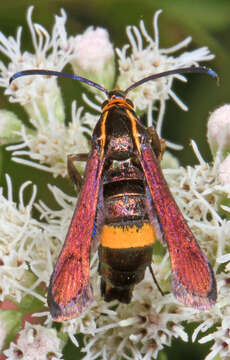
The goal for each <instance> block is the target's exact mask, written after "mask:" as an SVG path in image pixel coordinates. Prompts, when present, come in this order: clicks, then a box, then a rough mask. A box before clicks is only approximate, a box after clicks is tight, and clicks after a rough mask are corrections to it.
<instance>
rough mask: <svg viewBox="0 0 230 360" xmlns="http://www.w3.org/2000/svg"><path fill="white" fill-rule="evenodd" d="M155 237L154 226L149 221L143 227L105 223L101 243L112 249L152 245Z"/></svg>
mask: <svg viewBox="0 0 230 360" xmlns="http://www.w3.org/2000/svg"><path fill="white" fill-rule="evenodd" d="M155 239H156V236H155V230H154V227H153V226H152V225H151V224H147V223H144V224H143V226H142V227H138V226H136V225H133V226H113V225H104V226H103V228H102V232H101V245H102V246H105V247H109V248H112V249H129V248H135V247H143V246H146V245H152V244H153V243H154V241H155Z"/></svg>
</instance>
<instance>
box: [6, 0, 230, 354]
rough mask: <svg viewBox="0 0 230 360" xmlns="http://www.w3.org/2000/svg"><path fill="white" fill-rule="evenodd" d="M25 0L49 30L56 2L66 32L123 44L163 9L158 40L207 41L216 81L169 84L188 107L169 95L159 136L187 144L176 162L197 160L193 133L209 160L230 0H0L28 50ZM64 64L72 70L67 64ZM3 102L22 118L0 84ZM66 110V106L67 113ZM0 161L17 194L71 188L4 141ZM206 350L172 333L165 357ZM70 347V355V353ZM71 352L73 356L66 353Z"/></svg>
mask: <svg viewBox="0 0 230 360" xmlns="http://www.w3.org/2000/svg"><path fill="white" fill-rule="evenodd" d="M29 5H34V6H35V9H34V12H33V21H35V22H38V23H40V24H41V25H43V26H44V27H45V28H47V30H49V31H50V30H51V29H52V26H53V23H54V14H60V8H64V9H65V10H66V12H67V16H68V20H67V26H66V28H67V31H68V34H69V35H72V34H73V35H74V34H78V33H82V32H83V31H84V30H85V29H86V28H87V27H88V26H90V25H94V26H101V27H104V28H107V29H108V31H109V34H110V39H111V41H112V42H113V43H114V45H115V47H122V46H123V45H124V44H125V43H127V42H128V41H127V37H126V33H125V27H126V25H138V24H139V21H140V20H141V19H143V20H144V22H145V25H146V27H147V29H148V31H149V33H150V34H153V32H152V19H153V14H154V12H155V11H156V10H158V9H163V13H162V14H161V15H160V17H159V31H160V47H162V48H164V47H169V46H172V45H174V44H176V43H178V42H179V41H181V40H183V39H184V38H185V37H187V36H188V35H192V37H193V42H192V43H191V45H190V46H189V47H188V49H189V50H192V49H193V48H198V47H201V46H208V47H209V49H210V51H211V53H214V54H216V58H215V59H214V60H213V61H211V62H208V63H207V64H202V65H207V66H211V67H212V68H213V69H214V70H215V71H216V72H217V73H218V74H219V76H220V87H217V86H215V82H213V80H212V79H210V78H209V77H208V76H204V75H188V78H189V82H188V83H187V84H183V83H180V82H175V83H174V88H173V89H174V90H175V92H176V93H177V94H178V95H179V97H181V98H182V100H183V101H184V102H185V103H186V104H187V105H188V106H189V109H190V110H189V112H184V111H182V110H181V109H179V108H178V106H177V105H176V104H175V103H174V102H173V101H168V103H167V111H166V116H165V120H164V127H163V136H164V137H165V138H166V139H168V140H170V141H173V142H175V143H178V144H182V145H184V150H183V151H180V152H176V156H178V158H179V159H180V161H181V164H183V165H188V164H195V163H196V162H197V160H196V158H195V156H194V154H193V152H192V149H191V147H190V146H189V141H190V139H194V140H195V141H196V142H197V144H198V146H199V149H200V151H201V153H202V155H203V157H204V158H205V159H206V160H209V161H210V160H211V159H212V158H211V153H210V151H209V148H208V145H207V141H206V121H207V118H208V115H209V113H210V112H211V111H212V110H214V109H215V108H216V107H217V106H220V105H223V104H224V103H227V102H230V101H229V96H230V93H229V90H230V86H229V60H230V56H229V55H230V40H229V39H230V1H229V0H193V1H191V0H141V1H140V0H107V1H106V0H91V1H90V0H89V1H87V0H84V1H83V0H55V1H53V0H48V1H47V0H37V1H33V2H30V1H27V0H24V1H23V0H19V1H16V0H7V1H6V2H5V1H4V2H3V1H1V2H0V30H1V31H2V32H3V33H4V34H5V35H6V36H9V35H12V36H15V34H16V28H17V26H19V25H22V26H23V28H24V29H23V36H22V39H23V46H22V48H23V49H24V50H32V45H31V38H30V33H29V30H28V26H27V24H26V11H27V8H28V6H29ZM68 70H69V69H68ZM60 84H61V86H62V89H63V94H64V100H65V104H66V109H67V112H68V111H70V104H71V102H72V100H74V99H77V100H78V104H80V103H81V91H82V88H81V86H80V85H79V84H78V83H77V82H71V81H66V80H65V81H63V80H62V79H60ZM0 108H7V109H11V110H13V111H16V112H18V114H19V116H20V118H21V119H25V121H26V118H27V115H26V114H25V112H24V111H23V110H22V109H21V108H20V106H19V105H16V104H11V105H10V104H9V103H8V100H7V99H6V98H5V97H4V96H3V91H2V89H0ZM69 113H70V112H69ZM0 167H1V178H0V181H1V183H2V184H5V179H4V174H5V173H6V172H7V173H9V174H10V175H11V176H12V178H13V185H14V192H15V199H16V198H17V195H16V194H17V191H18V188H19V186H20V185H21V184H22V182H23V181H26V180H28V179H30V180H32V181H34V182H35V183H37V182H38V179H39V189H40V190H39V198H43V199H45V200H46V202H47V203H48V204H49V205H50V204H52V199H50V198H49V194H48V192H47V185H46V184H47V183H56V184H57V185H58V186H61V187H63V188H64V189H65V190H66V191H71V190H69V189H70V187H69V184H67V182H66V180H63V179H60V178H58V179H53V178H52V176H51V175H49V174H46V173H41V172H39V171H38V170H35V169H32V170H31V169H28V168H27V167H23V166H22V165H18V164H15V163H13V162H12V161H11V160H10V153H9V152H5V150H4V148H2V149H1V153H0ZM75 351H76V349H74V348H73V347H67V348H66V353H65V359H71V358H72V359H73V358H78V357H77V354H76V353H75ZM206 351H207V347H206V345H202V346H201V345H191V347H189V345H188V344H186V343H182V342H180V341H177V340H175V342H174V343H173V346H172V348H170V350H169V351H168V352H167V354H168V359H177V360H180V359H184V355H185V354H186V359H187V360H189V359H196V360H198V359H203V358H204V354H205V352H206ZM74 353H75V355H74ZM70 354H72V355H70Z"/></svg>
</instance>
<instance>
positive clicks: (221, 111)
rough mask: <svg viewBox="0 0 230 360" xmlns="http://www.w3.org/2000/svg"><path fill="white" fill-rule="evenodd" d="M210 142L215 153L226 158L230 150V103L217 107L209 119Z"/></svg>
mask: <svg viewBox="0 0 230 360" xmlns="http://www.w3.org/2000/svg"><path fill="white" fill-rule="evenodd" d="M207 127H208V131H207V137H208V143H209V146H210V149H211V151H212V154H213V155H216V153H217V152H218V154H220V155H221V158H225V157H226V155H227V153H229V152H230V105H229V104H227V105H223V106H221V107H220V108H218V109H216V110H215V111H214V112H213V113H212V114H211V116H210V117H209V119H208V125H207Z"/></svg>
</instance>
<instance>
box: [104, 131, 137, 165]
mask: <svg viewBox="0 0 230 360" xmlns="http://www.w3.org/2000/svg"><path fill="white" fill-rule="evenodd" d="M108 153H109V155H110V158H111V159H116V160H124V159H127V158H128V157H129V156H130V154H132V153H133V141H132V139H131V137H130V136H128V135H121V136H113V135H112V136H111V137H110V138H109V147H108Z"/></svg>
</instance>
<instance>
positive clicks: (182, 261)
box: [139, 141, 217, 309]
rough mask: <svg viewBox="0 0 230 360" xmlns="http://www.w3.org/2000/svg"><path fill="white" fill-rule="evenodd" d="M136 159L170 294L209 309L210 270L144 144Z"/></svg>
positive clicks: (213, 292)
mask: <svg viewBox="0 0 230 360" xmlns="http://www.w3.org/2000/svg"><path fill="white" fill-rule="evenodd" d="M139 160H140V163H141V166H142V169H143V172H144V174H145V178H146V182H147V186H148V188H149V191H150V194H151V198H152V201H153V205H154V208H155V209H156V212H157V217H158V219H159V222H160V225H161V228H162V232H163V236H164V239H165V240H166V241H167V245H168V249H169V253H170V259H171V268H172V291H173V293H174V295H175V297H176V298H177V299H178V300H179V301H181V302H182V303H184V304H185V305H189V306H192V307H195V308H197V309H209V308H210V307H211V306H213V305H214V304H215V302H216V296H217V295H216V281H215V278H214V275H213V270H212V268H211V265H210V263H209V261H208V259H207V257H206V255H205V254H204V253H203V251H202V250H201V249H200V247H199V245H198V243H197V242H196V240H195V238H194V235H193V234H192V232H191V230H190V229H189V227H188V225H187V223H186V221H185V219H184V218H183V215H182V213H181V211H180V209H179V208H178V206H177V204H176V202H175V200H174V199H173V196H172V194H171V193H170V190H169V188H168V185H167V183H166V181H165V179H164V176H163V174H162V171H161V167H160V165H159V162H158V161H157V159H156V157H155V154H154V153H153V151H152V148H151V146H150V144H149V143H148V142H147V141H146V143H144V144H142V145H141V151H139Z"/></svg>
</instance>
